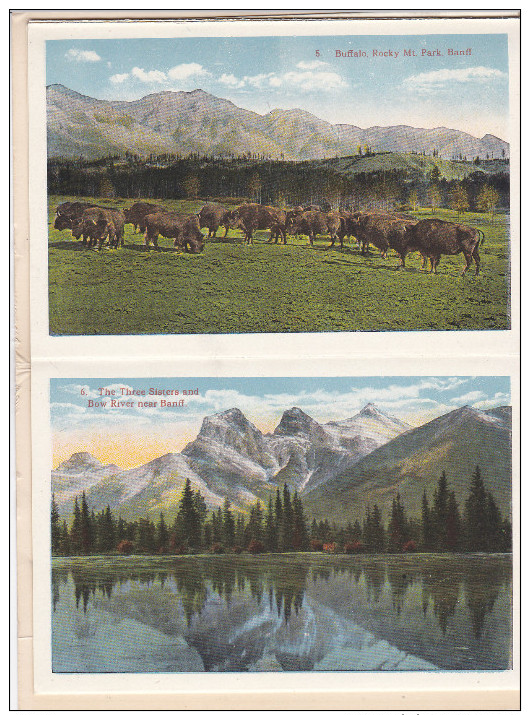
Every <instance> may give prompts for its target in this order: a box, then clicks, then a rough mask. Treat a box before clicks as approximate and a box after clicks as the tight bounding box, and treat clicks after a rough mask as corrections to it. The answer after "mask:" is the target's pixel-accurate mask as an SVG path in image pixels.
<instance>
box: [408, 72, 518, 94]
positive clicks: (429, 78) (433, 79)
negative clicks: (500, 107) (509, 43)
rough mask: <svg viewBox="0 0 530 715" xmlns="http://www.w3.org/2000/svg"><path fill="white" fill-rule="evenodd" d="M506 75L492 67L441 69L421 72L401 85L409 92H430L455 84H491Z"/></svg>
mask: <svg viewBox="0 0 530 715" xmlns="http://www.w3.org/2000/svg"><path fill="white" fill-rule="evenodd" d="M506 76H507V75H506V74H505V73H504V72H501V71H500V70H498V69H494V68H493V67H466V68H463V69H452V70H450V69H441V70H434V71H433V72H421V73H420V74H416V75H411V76H410V77H407V78H406V79H404V80H403V85H404V87H406V88H407V89H409V90H413V91H418V92H431V91H433V90H436V89H444V88H445V87H447V85H450V84H453V83H455V82H457V83H460V84H463V83H470V82H479V83H485V82H492V81H494V80H498V79H502V78H505V77H506Z"/></svg>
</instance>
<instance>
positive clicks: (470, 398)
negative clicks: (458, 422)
mask: <svg viewBox="0 0 530 715" xmlns="http://www.w3.org/2000/svg"><path fill="white" fill-rule="evenodd" d="M485 397H487V395H486V393H485V392H482V390H473V391H472V392H466V394H465V395H459V396H458V397H453V398H451V402H454V403H455V404H457V405H472V404H473V403H475V402H477V401H478V400H483V399H484V398H485Z"/></svg>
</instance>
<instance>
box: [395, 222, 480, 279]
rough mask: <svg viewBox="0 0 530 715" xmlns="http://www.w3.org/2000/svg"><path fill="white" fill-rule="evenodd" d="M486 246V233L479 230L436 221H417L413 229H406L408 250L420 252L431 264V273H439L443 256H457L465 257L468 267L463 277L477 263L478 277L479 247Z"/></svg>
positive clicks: (463, 272) (458, 224) (476, 272)
mask: <svg viewBox="0 0 530 715" xmlns="http://www.w3.org/2000/svg"><path fill="white" fill-rule="evenodd" d="M483 242H484V233H483V232H482V231H481V230H480V229H478V228H472V227H471V226H464V225H463V224H460V223H452V222H451V221H442V220H441V219H437V218H427V219H423V220H422V221H418V223H416V224H415V225H413V226H407V250H408V251H409V252H410V251H420V253H422V255H424V256H427V257H428V258H429V260H430V262H431V270H430V272H431V273H436V267H437V266H438V263H439V262H440V256H442V254H443V255H446V256H455V255H456V254H457V253H463V254H464V258H465V259H466V265H465V267H464V269H463V271H462V275H464V274H465V273H466V271H467V270H468V268H469V267H470V265H471V262H472V261H475V275H478V272H479V269H480V256H479V252H478V247H479V245H480V244H482V243H483Z"/></svg>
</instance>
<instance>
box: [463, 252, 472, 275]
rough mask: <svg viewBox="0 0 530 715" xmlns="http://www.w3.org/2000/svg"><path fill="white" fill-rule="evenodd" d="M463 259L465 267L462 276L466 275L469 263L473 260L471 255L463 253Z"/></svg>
mask: <svg viewBox="0 0 530 715" xmlns="http://www.w3.org/2000/svg"><path fill="white" fill-rule="evenodd" d="M464 258H465V259H466V265H465V267H464V270H463V271H462V275H463V276H464V275H465V274H466V273H467V271H468V269H469V266H470V265H471V262H472V260H473V259H472V254H471V253H464Z"/></svg>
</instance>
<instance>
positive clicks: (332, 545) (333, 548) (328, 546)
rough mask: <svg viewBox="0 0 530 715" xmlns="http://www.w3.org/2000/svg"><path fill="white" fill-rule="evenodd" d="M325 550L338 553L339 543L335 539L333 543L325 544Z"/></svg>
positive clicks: (328, 552) (329, 552)
mask: <svg viewBox="0 0 530 715" xmlns="http://www.w3.org/2000/svg"><path fill="white" fill-rule="evenodd" d="M324 551H325V552H326V554H335V553H337V544H336V543H335V542H334V541H333V542H332V543H328V544H324Z"/></svg>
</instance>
